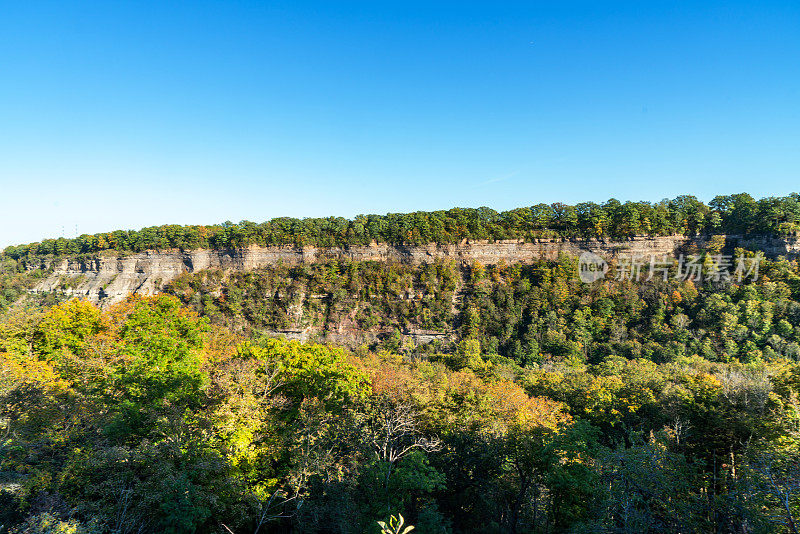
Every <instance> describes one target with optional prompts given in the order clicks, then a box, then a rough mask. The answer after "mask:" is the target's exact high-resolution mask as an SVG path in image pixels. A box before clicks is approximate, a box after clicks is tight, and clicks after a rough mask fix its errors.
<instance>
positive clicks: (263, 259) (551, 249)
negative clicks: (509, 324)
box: [35, 236, 800, 304]
mask: <svg viewBox="0 0 800 534" xmlns="http://www.w3.org/2000/svg"><path fill="white" fill-rule="evenodd" d="M720 237H721V238H722V239H724V243H725V247H726V249H727V250H732V249H733V248H734V247H745V248H748V249H753V250H756V249H757V250H762V251H763V252H764V253H765V254H766V255H767V256H769V257H775V256H779V255H784V256H787V257H797V255H798V254H800V241H798V239H797V238H792V239H777V238H766V237H758V238H745V237H742V236H720ZM713 239H714V238H711V237H710V236H709V237H699V238H687V237H684V236H663V237H635V238H632V239H630V240H627V241H602V240H595V239H551V240H538V241H535V242H519V241H497V242H493V243H489V242H469V241H466V240H465V241H464V242H462V243H459V244H449V245H439V244H429V245H388V244H372V245H369V246H347V247H334V248H315V247H302V248H301V247H294V246H274V247H259V246H250V247H248V248H243V249H233V250H207V249H200V250H193V251H148V252H142V253H138V254H132V255H127V256H108V255H103V256H98V257H95V258H91V259H88V260H87V259H83V260H81V259H76V258H67V259H62V260H57V261H56V262H54V263H52V264H51V265H49V267H52V274H50V275H49V276H48V277H46V278H45V279H44V280H43V281H42V282H41V283H39V284H38V285H37V286H36V288H35V291H38V292H44V291H64V292H66V293H68V294H71V295H75V296H83V297H85V298H88V299H89V300H91V301H93V302H100V303H102V304H110V303H114V302H118V301H120V300H123V299H124V298H125V297H126V296H128V295H129V294H132V293H137V294H155V293H157V292H158V291H159V290H160V289H161V287H162V286H163V285H164V284H165V283H167V282H170V281H171V280H173V279H174V278H175V277H177V276H178V275H180V274H182V273H187V272H188V273H195V272H198V271H201V270H203V269H211V268H214V269H222V270H236V271H247V270H254V269H259V268H263V267H265V266H268V265H272V264H276V263H278V262H284V263H314V262H320V261H329V260H350V261H383V262H402V263H427V262H432V261H434V260H435V259H452V260H455V261H456V262H472V261H478V262H481V263H483V264H487V265H488V264H495V263H498V262H500V261H501V260H502V261H505V262H506V263H512V262H530V261H534V260H536V259H540V258H546V259H556V258H557V257H558V256H559V255H561V254H568V255H579V254H581V253H582V252H584V251H591V252H594V253H596V254H599V255H601V256H605V257H613V256H618V255H619V254H656V255H676V254H678V253H679V252H681V251H686V250H691V249H692V248H693V247H699V248H703V247H705V246H707V245H708V244H709V243H710V242H712V240H713ZM717 239H719V238H717Z"/></svg>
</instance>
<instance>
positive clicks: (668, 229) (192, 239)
mask: <svg viewBox="0 0 800 534" xmlns="http://www.w3.org/2000/svg"><path fill="white" fill-rule="evenodd" d="M799 230H800V195H798V194H797V193H793V194H791V195H789V196H786V197H768V198H762V199H760V200H754V199H753V198H752V197H751V196H750V195H748V194H746V193H741V194H736V195H726V196H718V197H715V198H714V199H713V200H712V201H711V202H709V203H708V204H705V203H703V202H701V201H699V200H698V199H697V198H695V197H693V196H689V195H683V196H679V197H677V198H675V199H673V200H662V201H660V202H656V203H650V202H625V203H622V202H620V201H618V200H616V199H611V200H609V201H608V202H605V203H603V204H596V203H594V202H583V203H580V204H577V205H574V206H571V205H567V204H561V203H556V204H552V205H548V204H537V205H535V206H532V207H528V208H518V209H514V210H510V211H505V212H502V213H498V212H497V211H494V210H492V209H490V208H477V209H462V208H454V209H451V210H448V211H434V212H415V213H405V214H403V213H390V214H388V215H359V216H357V217H355V218H354V219H352V220H351V219H345V218H342V217H328V218H307V219H293V218H288V217H283V218H278V219H272V220H270V221H267V222H264V223H261V224H257V223H254V222H250V221H242V222H240V223H238V224H234V223H231V222H226V223H224V224H221V225H210V226H180V225H165V226H154V227H150V228H144V229H142V230H138V231H133V230H129V231H123V230H119V231H115V232H108V233H101V234H94V235H82V236H80V237H77V238H74V239H66V238H60V239H46V240H44V241H42V242H41V243H32V244H29V245H20V246H15V247H8V248H6V249H5V251H4V252H3V254H4V255H5V256H7V257H11V258H14V259H20V258H26V257H37V256H41V255H66V254H93V253H97V252H101V251H104V250H114V251H118V252H128V251H132V252H140V251H143V250H164V249H174V248H178V249H184V250H190V249H197V248H209V247H210V248H230V247H244V246H248V245H251V244H256V245H316V246H323V247H327V246H341V245H359V244H360V245H366V244H369V243H371V242H373V241H375V242H378V243H394V244H401V243H412V244H422V243H457V242H459V241H461V240H462V239H473V240H499V239H527V240H530V239H539V238H554V237H586V238H602V239H605V238H626V237H630V236H634V235H673V234H685V235H693V234H720V233H722V234H737V235H740V234H759V235H780V236H785V235H796V234H797V232H798V231H799Z"/></svg>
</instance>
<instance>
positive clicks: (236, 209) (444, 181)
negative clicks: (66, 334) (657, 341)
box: [0, 0, 800, 247]
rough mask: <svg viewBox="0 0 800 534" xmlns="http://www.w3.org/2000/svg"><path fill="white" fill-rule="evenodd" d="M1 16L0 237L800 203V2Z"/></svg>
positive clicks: (133, 8)
mask: <svg viewBox="0 0 800 534" xmlns="http://www.w3.org/2000/svg"><path fill="white" fill-rule="evenodd" d="M493 4H496V3H492V2H481V3H470V2H453V3H437V2H433V3H431V2H410V1H404V2H397V3H393V4H388V3H385V2H376V1H370V2H363V3H350V2H324V3H311V2H297V1H295V2H264V1H258V2H256V1H253V2H244V1H239V2H233V1H226V2H222V1H220V2H202V1H193V2H188V1H186V2H169V1H164V0H161V1H153V2H145V1H139V2H116V1H113V2H108V1H103V2H99V1H98V2H81V1H75V2H64V1H52V2H40V1H36V0H31V1H24V2H5V3H4V4H3V6H2V10H1V11H0V191H2V196H1V197H0V198H2V209H0V247H1V246H5V245H9V244H16V243H20V242H28V241H35V240H39V239H42V238H44V237H58V236H60V235H61V234H62V227H63V232H64V234H65V235H66V236H68V237H71V236H73V235H74V233H75V227H76V225H77V228H78V232H79V233H93V232H98V231H106V230H113V229H118V228H139V227H142V226H148V225H154V224H164V223H181V224H193V223H215V222H222V221H225V220H232V221H239V220H242V219H249V220H254V221H262V220H265V219H269V218H272V217H276V216H283V215H289V216H296V217H304V216H326V215H343V216H353V215H356V214H358V213H386V212H389V211H414V210H433V209H444V208H449V207H453V206H473V207H477V206H482V205H486V206H490V207H492V208H495V209H498V210H502V209H508V208H511V207H517V206H526V205H531V204H534V203H538V202H548V203H549V202H555V201H564V202H577V201H582V200H594V201H603V200H606V199H608V198H610V197H616V198H619V199H621V200H653V201H655V200H659V199H661V198H664V197H674V196H676V195H678V194H683V193H691V194H695V195H696V196H698V197H700V198H701V199H703V200H709V199H710V198H712V197H713V196H714V195H716V194H720V193H733V192H741V191H747V192H749V193H751V194H752V195H754V196H756V197H761V196H771V195H784V194H787V193H790V192H791V191H793V190H798V189H800V187H798V176H799V173H798V171H800V3H798V2H797V1H796V0H791V1H785V2H770V1H761V2H752V1H748V2H735V1H727V2H708V1H704V2H642V1H635V2H627V3H623V2H611V1H608V2H602V1H601V2H598V1H596V0H595V1H592V2H572V1H559V2H548V3H540V2H524V3H503V5H493Z"/></svg>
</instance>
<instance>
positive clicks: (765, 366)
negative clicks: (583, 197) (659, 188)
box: [0, 250, 800, 534]
mask: <svg viewBox="0 0 800 534" xmlns="http://www.w3.org/2000/svg"><path fill="white" fill-rule="evenodd" d="M737 254H740V255H752V253H748V252H746V251H742V250H739V251H737ZM5 261H6V264H5V268H4V270H3V271H2V272H1V273H0V274H2V276H0V280H2V291H3V294H4V298H5V299H6V306H5V308H4V309H5V311H4V312H3V313H2V315H0V436H2V438H0V439H1V441H0V488H2V490H0V525H3V526H2V527H0V532H2V533H3V534H5V532H15V533H44V532H48V533H50V532H69V533H76V534H78V533H83V534H85V533H115V534H116V533H120V534H122V533H135V532H172V533H179V532H209V533H211V532H213V533H231V532H232V533H236V534H239V533H256V534H257V533H259V532H261V533H266V532H294V533H320V534H322V533H362V532H363V533H375V534H378V533H381V532H382V528H381V527H380V526H379V523H378V521H389V520H390V518H391V517H395V518H398V517H399V516H400V515H402V516H403V518H404V519H405V521H406V524H407V525H413V526H415V529H416V530H415V532H422V533H453V534H456V533H475V534H478V533H513V534H517V533H520V534H521V533H554V534H555V533H561V532H574V533H589V532H609V533H612V532H613V533H617V532H620V533H640V532H653V533H655V532H674V533H678V532H730V533H772V532H774V533H780V532H797V529H798V527H797V524H796V522H797V521H798V520H800V448H799V447H800V396H799V395H800V267H799V266H798V263H797V261H795V260H792V261H789V260H786V259H784V258H776V259H772V260H764V261H763V262H762V265H761V270H760V273H759V277H758V278H757V279H748V280H744V281H741V282H739V281H737V280H735V279H723V280H713V279H710V278H709V279H707V280H705V281H702V282H701V281H696V282H693V281H690V280H675V279H668V280H662V279H660V278H657V277H656V278H654V279H653V280H649V281H648V280H641V281H634V280H629V279H624V278H623V279H619V280H618V279H616V277H615V276H614V272H615V269H616V268H617V267H616V265H615V264H614V262H612V265H611V271H610V273H609V276H608V277H606V279H604V280H601V281H598V282H595V283H592V284H583V283H581V282H580V281H579V280H578V278H577V276H576V268H577V261H576V259H575V258H570V257H564V258H561V259H559V260H558V261H545V260H542V261H540V262H537V263H534V264H529V265H523V264H503V263H501V264H499V265H487V266H484V265H480V264H478V263H474V264H472V265H457V264H455V263H448V262H437V263H433V264H429V265H402V264H379V263H373V262H363V263H356V262H328V263H320V264H313V265H302V266H284V265H276V266H273V267H271V268H269V269H265V270H262V271H254V272H247V273H224V272H221V271H206V272H202V273H198V274H195V275H186V276H183V277H181V278H178V279H176V280H175V281H174V282H173V283H172V284H171V285H170V286H169V287H168V288H167V290H166V291H167V293H169V294H162V295H159V296H157V297H148V298H141V297H132V298H130V299H128V300H127V301H125V302H123V303H120V304H117V305H115V306H112V307H110V308H108V309H105V310H102V311H101V310H100V309H98V308H97V307H95V306H94V305H92V304H89V303H87V302H83V301H79V300H70V301H66V302H60V301H61V300H63V299H62V298H60V297H58V295H37V296H35V299H34V298H33V296H25V289H26V288H27V287H30V284H31V283H32V280H35V278H36V277H37V276H40V275H41V273H39V272H37V271H32V272H23V271H22V270H21V267H20V266H19V264H18V263H17V262H15V261H13V260H11V259H10V258H6V260H5ZM309 327H310V328H311V329H312V330H313V331H315V332H317V333H318V334H317V335H318V336H319V339H321V340H324V339H325V337H326V333H328V332H341V331H352V332H356V331H358V332H374V333H377V334H378V335H376V336H375V337H374V338H371V339H372V340H371V341H369V340H367V341H366V342H365V343H364V344H362V345H355V346H351V347H350V348H349V349H345V348H341V347H337V346H334V345H330V344H320V343H300V342H296V341H286V340H282V339H279V338H273V337H270V336H269V335H267V334H269V333H271V332H274V331H275V330H281V329H292V328H294V329H297V328H309ZM419 329H422V330H434V331H439V332H442V333H443V334H445V335H442V336H440V337H438V338H437V339H436V340H434V341H432V342H430V343H414V342H413V341H412V339H413V338H412V337H411V336H407V335H405V334H407V333H408V332H412V331H415V330H419ZM383 532H384V533H385V532H394V530H393V529H392V528H391V527H390V526H387V527H386V528H385V529H383Z"/></svg>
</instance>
